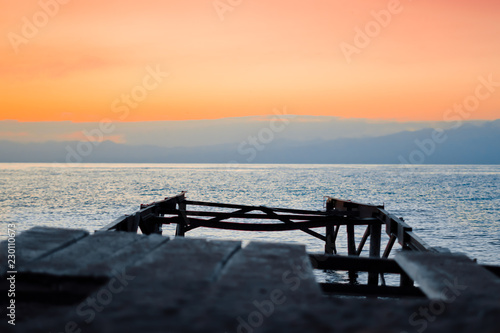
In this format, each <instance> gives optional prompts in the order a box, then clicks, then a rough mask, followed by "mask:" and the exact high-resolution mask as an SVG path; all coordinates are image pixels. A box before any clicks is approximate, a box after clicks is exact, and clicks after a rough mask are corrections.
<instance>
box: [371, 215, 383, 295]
mask: <svg viewBox="0 0 500 333" xmlns="http://www.w3.org/2000/svg"><path fill="white" fill-rule="evenodd" d="M381 234H382V225H381V224H380V223H375V224H372V225H371V226H370V257H371V258H380V239H381V236H382V235H381ZM368 285H373V286H377V285H378V273H375V272H370V273H368Z"/></svg>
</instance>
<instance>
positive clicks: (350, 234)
mask: <svg viewBox="0 0 500 333" xmlns="http://www.w3.org/2000/svg"><path fill="white" fill-rule="evenodd" d="M346 229H347V254H348V255H350V256H355V255H356V243H355V241H354V236H355V235H354V224H347V225H346Z"/></svg>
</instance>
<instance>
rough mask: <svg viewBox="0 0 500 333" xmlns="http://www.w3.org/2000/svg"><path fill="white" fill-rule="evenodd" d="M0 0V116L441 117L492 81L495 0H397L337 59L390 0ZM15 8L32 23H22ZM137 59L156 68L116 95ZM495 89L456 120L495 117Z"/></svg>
mask: <svg viewBox="0 0 500 333" xmlns="http://www.w3.org/2000/svg"><path fill="white" fill-rule="evenodd" d="M0 1H1V2H0V3H1V6H2V10H1V11H0V34H2V35H3V36H4V38H2V39H1V41H0V60H1V61H0V120H5V119H15V120H19V121H62V120H70V121H75V122H84V121H99V120H101V119H103V118H105V117H106V118H112V119H115V120H120V121H154V120H181V119H212V118H222V117H234V116H248V115H262V114H269V113H271V112H272V110H273V108H275V107H281V106H286V107H287V109H288V112H289V113H293V114H302V115H329V116H340V117H346V118H373V119H397V120H401V121H407V120H443V114H444V113H445V110H446V109H447V108H449V107H452V106H453V104H454V103H461V102H462V101H463V100H464V98H466V97H467V96H469V95H473V94H474V92H475V88H476V86H477V85H478V83H479V81H478V77H479V76H483V77H488V75H492V77H493V79H494V81H496V82H500V66H499V64H500V63H499V60H500V42H499V36H500V24H498V22H500V2H499V1H498V0H476V1H469V0H446V1H445V0H418V1H415V0H414V1H410V0H401V1H400V5H399V7H397V8H398V13H395V14H393V15H391V21H390V23H388V24H387V26H386V27H381V28H380V31H379V32H376V33H375V34H374V36H373V37H370V43H369V45H367V46H366V47H359V48H358V49H359V53H357V54H353V55H352V56H351V57H350V62H348V61H347V59H346V56H345V55H344V54H343V52H342V51H341V47H340V46H341V44H342V43H349V44H351V45H354V46H355V45H356V44H355V42H354V39H355V34H356V33H355V28H356V27H359V28H361V29H364V28H365V26H366V25H367V24H369V23H370V22H371V23H372V25H373V22H372V21H373V20H374V18H373V16H372V15H371V12H372V11H373V10H375V11H377V12H378V11H380V10H383V9H386V8H388V6H391V5H390V4H391V3H392V2H393V1H392V0H389V1H387V0H384V1H380V0H370V1H354V0H301V1H299V0H270V1H264V0H242V1H241V4H240V5H237V6H236V7H234V8H232V11H227V12H225V13H224V14H223V15H222V17H223V18H224V20H221V16H220V15H219V13H218V12H217V11H216V10H215V8H214V2H216V1H213V0H191V1H186V0H178V1H173V0H142V1H131V0H130V1H128V0H107V1H102V0H100V1H97V0H85V1H76V0H73V1H68V0H64V1H63V0H60V1H61V2H68V3H67V4H60V5H58V6H59V8H58V9H57V12H55V13H54V15H53V16H52V17H48V16H47V15H46V14H43V12H41V10H42V9H41V7H40V3H48V4H50V3H52V4H53V3H55V1H56V0H41V1H33V0H29V1H28V0H23V1H7V0H0ZM228 2H229V1H228V0H220V1H219V3H226V4H227V3H228ZM237 2H238V1H236V0H232V3H237ZM396 2H397V1H396ZM50 8H53V7H50ZM394 8H396V7H394ZM44 15H46V17H48V20H46V21H47V22H44V21H43V20H44ZM24 17H25V18H27V20H28V21H29V22H33V17H35V18H37V19H38V20H39V21H38V24H39V25H40V27H39V28H37V29H38V32H35V33H33V32H31V35H26V31H25V34H24V35H23V25H25V22H26V21H25V20H24V19H23V18H24ZM40 20H41V21H40ZM26 29H27V28H26V27H24V30H26ZM13 36H14V37H13ZM26 37H28V38H26ZM20 38H25V39H24V40H23V42H22V43H21V42H19V41H20V40H21V39H20ZM13 40H14V41H15V42H13ZM16 42H17V43H18V45H16V46H13V45H14V44H15V43H16ZM344 45H345V44H344ZM358 45H359V44H358ZM16 49H17V50H16ZM16 51H17V52H16ZM148 67H149V68H153V69H154V68H157V67H159V68H160V69H161V70H162V71H164V72H168V73H169V76H168V77H166V78H165V79H163V81H162V82H160V83H159V84H158V85H157V87H156V86H155V87H154V89H151V90H146V92H147V96H145V98H144V99H143V100H141V101H137V103H135V104H136V105H134V107H127V106H125V104H123V102H122V101H120V98H121V97H122V95H124V94H125V95H126V94H130V93H131V91H133V90H134V89H135V91H136V92H138V93H139V92H140V89H141V86H142V85H143V80H144V79H145V77H146V76H147V75H149V74H148V70H147V69H146V68H148ZM148 82H149V85H150V86H152V85H153V81H148ZM497 89H498V92H495V93H493V94H491V96H489V97H488V98H487V99H485V100H482V101H481V103H480V105H479V107H478V108H477V110H475V111H474V112H472V113H471V114H470V115H469V116H468V119H497V118H500V88H497ZM142 91H144V89H142ZM117 99H118V100H117ZM113 105H114V106H113ZM120 106H121V107H125V108H128V110H127V112H126V113H125V112H124V111H123V112H118V111H117V109H118V108H119V107H120ZM121 110H124V109H123V108H122V109H121Z"/></svg>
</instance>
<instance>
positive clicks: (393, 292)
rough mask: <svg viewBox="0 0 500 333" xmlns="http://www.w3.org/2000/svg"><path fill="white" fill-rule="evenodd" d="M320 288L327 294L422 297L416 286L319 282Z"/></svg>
mask: <svg viewBox="0 0 500 333" xmlns="http://www.w3.org/2000/svg"><path fill="white" fill-rule="evenodd" d="M320 287H321V290H323V292H325V293H329V294H337V295H353V296H379V297H397V298H401V297H424V296H425V295H424V294H423V293H422V291H420V289H418V288H416V287H393V286H371V285H357V284H345V283H321V284H320Z"/></svg>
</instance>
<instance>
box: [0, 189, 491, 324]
mask: <svg viewBox="0 0 500 333" xmlns="http://www.w3.org/2000/svg"><path fill="white" fill-rule="evenodd" d="M325 204H326V209H324V210H318V211H312V210H301V209H288V208H269V207H264V206H248V205H235V204H221V203H212V202H200V201H190V200H187V199H186V196H185V193H181V194H179V195H177V196H174V197H170V198H166V199H165V200H162V201H159V202H156V203H153V204H148V205H142V206H141V208H140V210H139V211H138V212H136V213H134V214H132V215H128V216H123V217H121V218H119V219H117V220H116V221H114V222H113V223H111V224H109V225H107V226H105V227H104V228H102V229H100V230H98V231H96V232H95V233H93V234H90V233H89V232H87V231H85V230H76V229H59V228H42V227H35V228H32V229H30V230H28V231H25V232H23V233H21V234H20V235H19V236H17V238H16V273H15V274H14V275H15V280H16V283H15V293H16V298H15V301H16V310H15V311H16V325H15V326H12V325H10V324H8V323H7V320H8V319H9V317H7V316H6V314H8V310H7V311H6V310H5V309H6V308H7V306H8V305H9V304H8V303H5V298H2V301H1V302H2V303H1V304H0V305H1V308H2V309H4V310H3V311H4V312H2V313H1V314H2V317H3V318H4V320H2V321H1V322H0V329H1V331H2V332H9V331H13V332H14V331H19V332H74V333H79V332H221V333H224V332H242V333H243V332H245V333H254V332H322V333H324V332H398V333H401V332H424V331H425V332H440V333H443V332H500V267H497V266H485V265H480V264H478V263H476V262H475V261H474V260H471V259H469V258H468V257H467V256H466V255H464V254H454V253H450V252H449V251H445V250H443V249H436V248H433V247H431V246H429V245H428V244H426V243H425V242H424V241H423V240H422V239H420V238H419V237H418V236H417V235H415V233H414V232H413V231H412V228H411V227H410V226H409V225H407V224H406V223H405V222H404V221H403V220H402V219H401V218H398V217H396V216H394V215H392V214H390V213H388V212H386V211H385V210H384V208H383V207H382V206H374V205H365V204H360V203H355V202H350V201H343V200H338V199H334V198H327V199H326V202H325ZM165 224H176V232H175V235H172V236H174V237H167V236H165V235H162V226H163V225H165ZM200 227H203V228H217V229H230V230H251V231H267V232H279V231H287V230H301V231H303V232H305V233H307V234H309V235H311V237H315V238H317V239H318V241H321V242H323V243H324V245H325V251H324V252H325V253H321V254H311V253H307V252H306V250H305V247H304V246H302V245H292V244H277V243H262V242H250V243H249V244H247V245H246V246H242V243H241V242H240V241H219V240H210V239H193V238H189V237H185V236H186V234H187V233H188V232H189V231H191V230H193V229H195V228H200ZM360 228H362V232H363V236H362V238H361V240H360V241H359V242H358V243H357V244H356V242H355V240H356V237H355V232H356V230H357V229H360ZM382 230H385V233H386V234H387V237H385V238H387V239H388V241H387V244H382ZM138 231H140V232H141V234H139V233H138ZM339 235H345V237H346V238H347V248H348V255H347V256H346V255H338V254H336V253H337V239H338V237H339ZM396 241H397V244H399V245H398V246H399V248H400V249H399V251H398V253H397V254H396V255H395V257H394V259H390V258H389V254H390V253H391V251H392V249H393V247H394V245H395V244H396ZM367 244H368V245H367ZM365 245H367V246H368V251H367V252H368V256H362V254H363V253H364V252H363V251H362V250H363V248H364V246H365ZM383 245H384V246H383ZM0 249H1V251H0V259H1V262H2V266H0V275H1V276H2V278H1V282H0V289H1V290H0V291H1V293H2V294H4V295H7V292H8V290H9V288H11V285H10V282H9V280H7V278H8V277H9V276H11V275H12V274H11V273H8V272H9V269H8V267H7V266H6V264H5V263H7V253H8V252H7V249H8V242H6V241H5V242H2V243H1V244H0ZM382 250H383V251H382ZM365 252H366V251H365ZM315 270H316V271H318V272H326V274H329V273H332V274H333V273H335V272H342V271H345V272H349V273H348V274H349V277H352V279H350V280H349V282H347V283H339V282H336V283H329V282H325V281H322V282H318V281H317V275H316V274H315V272H314V271H315ZM364 272H365V273H367V279H366V281H361V279H359V278H358V276H359V274H362V273H364ZM387 275H393V276H397V277H399V278H398V280H399V283H398V284H397V285H386V283H385V277H386V276H387Z"/></svg>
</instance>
